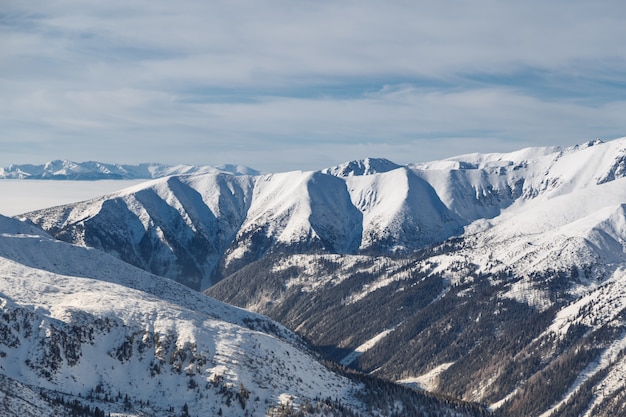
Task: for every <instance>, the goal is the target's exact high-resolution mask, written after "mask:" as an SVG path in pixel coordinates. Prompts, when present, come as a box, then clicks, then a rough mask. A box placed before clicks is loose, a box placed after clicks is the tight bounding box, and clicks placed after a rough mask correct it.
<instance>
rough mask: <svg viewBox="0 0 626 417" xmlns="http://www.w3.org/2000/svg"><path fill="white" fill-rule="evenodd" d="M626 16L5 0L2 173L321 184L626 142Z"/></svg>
mask: <svg viewBox="0 0 626 417" xmlns="http://www.w3.org/2000/svg"><path fill="white" fill-rule="evenodd" d="M624 16H626V3H625V2H623V1H621V0H620V1H615V0H603V1H580V0H569V1H562V0H554V1H549V2H547V1H536V0H528V1H524V2H512V1H501V0H499V1H496V0H472V1H469V0H449V1H448V0H445V1H437V2H435V1H429V2H427V1H416V0H411V1H404V0H398V1H396V0H386V1H374V0H354V1H352V0H334V1H327V0H225V1H223V0H210V1H206V0H176V1H171V0H150V1H148V0H143V1H141V0H107V1H99V2H86V1H84V0H29V1H23V0H3V1H2V4H1V5H0V166H8V165H9V164H13V163H16V164H19V163H33V164H39V163H43V162H46V161H49V160H53V159H69V160H73V161H76V162H83V161H88V160H96V161H101V162H109V163H140V162H162V163H170V164H179V163H184V164H201V165H205V164H206V165H218V164H224V163H234V164H241V165H247V166H250V167H253V168H255V169H258V170H261V171H266V172H278V171H288V170H295V169H301V170H313V169H321V168H325V167H329V166H334V165H337V164H339V163H341V162H344V161H349V160H353V159H360V158H365V157H383V158H388V159H390V160H392V161H394V162H396V163H400V164H407V163H412V162H425V161H431V160H436V159H443V158H446V157H452V156H456V155H460V154H465V153H473V152H506V151H513V150H517V149H521V148H524V147H529V146H555V145H561V146H571V145H575V144H579V143H583V142H586V141H589V140H592V139H596V138H600V139H602V140H611V139H615V138H619V137H623V136H626V117H624V115H626V42H624V39H626V25H624V23H623V18H624Z"/></svg>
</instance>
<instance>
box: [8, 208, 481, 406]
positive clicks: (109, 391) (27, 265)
mask: <svg viewBox="0 0 626 417" xmlns="http://www.w3.org/2000/svg"><path fill="white" fill-rule="evenodd" d="M0 309H1V310H2V312H1V315H0V414H2V415H3V416H6V417H12V416H16V417H17V416H20V417H23V416H53V415H54V416H64V415H94V416H99V415H105V414H106V415H109V414H111V415H119V416H122V415H123V416H144V415H150V416H181V415H183V416H186V415H190V416H202V415H224V416H243V415H249V416H264V415H267V414H268V413H270V414H271V413H272V412H276V413H278V414H279V415H291V414H289V410H291V409H293V410H296V411H297V410H301V411H302V412H303V413H304V415H320V414H321V413H329V414H330V415H336V416H340V415H390V414H391V413H393V412H394V411H399V410H407V412H410V413H417V412H418V411H420V410H421V411H428V410H431V411H434V412H436V413H441V414H438V415H450V416H453V415H454V416H457V415H458V416H460V415H467V416H469V415H479V414H481V411H480V409H479V408H478V407H475V406H471V405H469V404H460V403H459V404H451V405H444V404H443V402H442V401H441V400H438V399H436V398H434V397H426V396H423V395H420V394H416V393H412V392H411V391H402V394H398V395H396V396H395V398H394V399H392V400H391V401H386V400H385V401H379V402H374V401H368V400H367V397H369V396H371V395H372V394H373V393H372V392H371V389H372V388H371V383H370V382H366V383H364V382H362V381H358V380H356V379H354V377H352V378H349V377H348V376H345V375H340V374H338V373H337V372H335V371H332V370H330V369H329V368H327V367H326V366H324V365H322V364H321V363H320V362H319V361H318V360H317V358H316V357H315V355H313V354H312V353H311V352H310V351H308V349H307V348H306V346H305V345H304V343H303V342H302V341H301V340H300V339H299V338H298V337H297V336H295V335H294V334H293V333H291V332H290V331H288V330H287V329H285V328H284V327H282V326H281V325H279V324H276V323H274V322H272V321H270V320H269V319H267V318H265V317H263V316H259V315H256V314H254V313H250V312H247V311H244V310H240V309H238V308H235V307H231V306H228V305H226V304H223V303H221V302H219V301H216V300H214V299H211V298H208V297H206V296H203V295H201V294H199V293H197V292H194V291H192V290H190V289H188V288H186V287H184V286H182V285H180V284H177V283H175V282H173V281H171V280H167V279H164V278H160V277H156V276H150V275H149V274H148V273H146V272H144V271H142V270H139V269H137V268H135V267H132V266H130V265H128V264H126V263H124V262H121V261H119V260H118V259H116V258H114V257H111V256H109V255H107V254H104V253H102V252H100V251H97V250H93V249H87V248H82V247H78V246H72V245H69V244H67V243H64V242H60V241H57V240H55V239H53V238H51V237H50V236H48V235H46V234H45V233H43V232H42V231H40V230H38V229H36V228H34V227H31V226H28V225H25V224H23V223H21V222H18V221H16V220H12V219H8V218H5V217H0ZM387 394H388V393H385V394H384V395H387ZM381 395H382V393H381ZM375 403H376V404H375ZM463 410H465V411H463ZM421 411H420V412H421ZM80 413H82V414H80ZM280 413H283V414H280ZM294 413H295V411H294ZM294 415H295V414H294ZM324 415H326V414H324Z"/></svg>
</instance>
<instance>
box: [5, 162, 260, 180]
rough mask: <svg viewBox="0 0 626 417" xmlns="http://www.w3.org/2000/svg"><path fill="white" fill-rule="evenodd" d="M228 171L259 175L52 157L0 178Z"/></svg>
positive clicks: (229, 168) (236, 169)
mask: <svg viewBox="0 0 626 417" xmlns="http://www.w3.org/2000/svg"><path fill="white" fill-rule="evenodd" d="M209 172H227V173H230V174H234V175H258V174H259V172H258V171H255V170H253V169H252V168H248V167H244V166H240V165H221V166H217V167H211V166H195V165H174V166H172V165H164V164H157V163H147V164H139V165H120V164H105V163H102V162H95V161H89V162H79V163H77V162H72V161H66V160H55V161H50V162H47V163H45V164H43V165H29V164H24V165H9V166H8V167H6V168H0V179H40V180H104V179H108V180H120V179H124V180H135V179H153V178H162V177H167V176H170V175H183V174H201V173H209Z"/></svg>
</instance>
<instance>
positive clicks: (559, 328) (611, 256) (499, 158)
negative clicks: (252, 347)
mask: <svg viewBox="0 0 626 417" xmlns="http://www.w3.org/2000/svg"><path fill="white" fill-rule="evenodd" d="M625 176H626V139H617V140H613V141H609V142H606V143H604V142H601V141H591V142H588V143H585V144H583V145H578V146H572V147H567V148H561V147H545V148H528V149H523V150H520V151H517V152H512V153H499V154H471V155H463V156H459V157H453V158H449V159H446V160H442V161H433V162H429V163H416V164H410V165H407V166H400V165H397V164H395V163H393V162H391V161H387V160H384V159H365V160H359V161H352V162H347V163H345V164H342V165H340V166H337V167H332V168H327V169H324V170H320V171H310V172H301V171H294V172H286V173H274V174H253V175H233V174H230V173H227V172H209V173H202V174H195V175H172V176H168V177H165V178H160V179H155V180H152V181H149V182H146V183H143V184H140V185H137V186H134V187H131V188H128V189H125V190H122V191H120V192H117V193H114V194H111V195H107V196H102V197H100V198H96V199H94V200H90V201H86V202H82V203H76V204H71V205H66V206H61V207H53V208H49V209H44V210H39V211H36V212H32V213H25V214H23V215H20V216H17V217H16V219H19V220H21V221H23V222H26V223H29V224H31V225H32V227H40V228H42V229H44V230H45V231H46V232H47V233H49V234H50V235H51V236H52V237H54V238H55V239H59V240H61V241H65V242H68V243H70V244H73V245H78V246H79V247H89V248H95V250H99V251H103V252H107V253H109V254H110V255H113V256H112V258H116V259H117V260H118V262H120V263H121V261H123V262H126V263H129V264H132V265H134V266H136V267H138V268H141V269H143V270H145V271H148V272H150V273H152V274H154V275H145V279H151V280H154V281H155V282H157V281H158V282H164V281H163V280H162V278H161V277H168V278H170V279H171V280H174V281H178V282H179V283H182V284H184V285H185V286H187V287H190V288H191V289H194V290H198V291H203V292H205V293H206V294H207V295H209V296H210V297H213V298H217V299H220V300H222V301H225V302H228V303H231V304H234V305H238V306H240V307H243V308H246V309H248V310H252V311H255V312H258V313H262V314H264V315H266V316H268V317H270V318H272V319H274V320H276V321H278V322H280V323H282V324H283V325H284V326H286V327H287V328H289V329H291V330H292V331H294V332H295V333H297V334H298V335H299V336H300V337H302V338H303V340H306V343H308V344H310V345H311V346H313V348H314V349H316V350H318V351H319V352H320V353H321V354H322V355H324V356H325V357H326V358H329V359H331V360H333V361H334V362H337V363H340V364H342V365H343V366H347V367H349V368H352V369H354V370H355V371H358V372H361V373H364V374H369V375H370V377H376V378H381V379H382V380H386V381H393V382H399V383H402V384H405V385H408V386H411V387H415V388H418V389H422V390H427V391H431V392H435V393H438V394H439V395H445V396H447V398H455V399H457V400H464V401H470V402H472V403H480V404H482V405H484V406H485V407H487V408H488V409H489V410H490V413H491V414H493V415H496V416H500V415H501V416H541V417H548V416H615V415H626V411H625V410H624V408H623V404H625V403H626V384H625V383H624V381H623V375H624V374H625V372H626V323H625V319H626V294H624V291H625V290H624V288H626V285H625V284H626V282H625V280H626V273H625V271H626V254H625V253H626V249H625V248H626V210H625V208H626V182H625V181H626V179H625V178H624V177H625ZM72 247H75V246H72ZM346 402H347V403H349V402H350V401H349V400H346ZM476 412H479V413H480V412H482V411H476ZM400 414H401V413H400ZM371 415H375V413H372V414H371Z"/></svg>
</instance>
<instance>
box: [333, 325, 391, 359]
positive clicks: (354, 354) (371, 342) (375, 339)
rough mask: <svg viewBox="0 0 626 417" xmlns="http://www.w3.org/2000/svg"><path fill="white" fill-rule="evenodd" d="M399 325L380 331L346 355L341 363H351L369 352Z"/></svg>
mask: <svg viewBox="0 0 626 417" xmlns="http://www.w3.org/2000/svg"><path fill="white" fill-rule="evenodd" d="M398 326H399V325H398ZM398 326H395V327H393V328H391V329H387V330H384V331H382V332H380V333H378V334H377V335H376V336H374V337H372V338H371V339H370V340H368V341H366V342H365V343H362V344H361V345H360V346H358V347H357V348H356V349H354V350H353V351H352V352H351V353H349V354H348V355H346V356H345V357H344V358H343V359H342V360H340V361H339V363H340V364H342V365H343V366H348V365H350V364H351V363H352V362H354V361H355V360H356V359H357V358H358V357H359V356H361V355H362V354H363V353H365V352H367V351H368V350H370V349H371V348H373V347H374V346H376V344H377V343H378V342H380V341H381V340H382V339H384V338H385V337H387V336H388V335H389V333H391V332H393V331H394V330H395V329H396V328H397V327H398Z"/></svg>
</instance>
